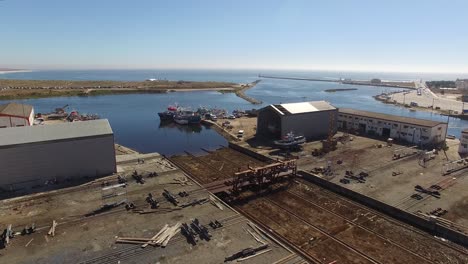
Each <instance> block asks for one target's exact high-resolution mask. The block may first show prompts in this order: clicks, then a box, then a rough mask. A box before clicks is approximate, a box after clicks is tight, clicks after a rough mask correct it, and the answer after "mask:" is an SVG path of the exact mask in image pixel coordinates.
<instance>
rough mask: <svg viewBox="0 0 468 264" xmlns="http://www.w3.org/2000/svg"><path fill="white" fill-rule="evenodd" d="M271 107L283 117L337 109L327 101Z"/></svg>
mask: <svg viewBox="0 0 468 264" xmlns="http://www.w3.org/2000/svg"><path fill="white" fill-rule="evenodd" d="M271 107H273V109H275V110H276V111H277V112H279V113H280V114H281V115H294V114H302V113H311V112H318V111H327V110H334V109H336V108H335V107H334V106H332V105H331V104H330V103H328V102H326V101H312V102H300V103H288V104H279V105H271Z"/></svg>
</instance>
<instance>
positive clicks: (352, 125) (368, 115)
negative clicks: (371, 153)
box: [338, 108, 447, 145]
mask: <svg viewBox="0 0 468 264" xmlns="http://www.w3.org/2000/svg"><path fill="white" fill-rule="evenodd" d="M338 128H340V129H341V130H344V131H356V132H359V133H362V134H368V135H375V136H380V137H384V138H393V139H397V140H403V141H406V142H409V143H412V144H415V145H416V144H417V145H438V144H440V143H442V142H444V140H445V137H446V136H447V123H444V122H439V121H431V120H425V119H417V118H411V117H403V116H395V115H388V114H382V113H375V112H368V111H362V110H356V109H349V108H340V110H339V115H338Z"/></svg>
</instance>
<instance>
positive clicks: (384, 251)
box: [171, 148, 468, 263]
mask: <svg viewBox="0 0 468 264" xmlns="http://www.w3.org/2000/svg"><path fill="white" fill-rule="evenodd" d="M220 156H224V157H230V159H229V160H228V159H227V158H224V159H222V160H220ZM173 158H174V157H173ZM173 158H171V159H173ZM175 158H176V159H177V163H178V164H183V165H184V166H185V168H186V169H187V170H189V171H191V172H193V176H194V177H195V178H197V179H200V180H201V181H202V182H203V183H209V182H212V181H217V180H218V179H220V178H228V177H232V175H233V173H234V172H235V171H236V167H237V166H238V164H240V162H241V161H242V162H243V164H246V163H250V164H253V160H254V159H253V158H250V157H248V156H246V155H244V154H241V153H238V152H236V151H234V150H232V149H229V148H224V149H220V150H217V151H215V152H213V153H210V154H208V153H207V154H206V155H205V156H202V157H193V156H192V157H191V156H184V157H182V158H181V156H178V157H175ZM259 165H260V164H259ZM252 166H253V165H252ZM209 175H212V176H214V177H213V178H211V176H209ZM281 187H283V188H278V189H277V190H278V191H274V189H273V190H272V191H271V192H265V193H263V195H259V194H258V193H257V194H255V193H247V194H243V195H241V198H242V199H240V200H239V199H238V201H239V202H238V203H236V202H234V207H235V208H236V209H238V210H239V211H240V212H241V213H243V214H245V215H247V216H248V217H249V218H252V219H254V220H255V221H257V222H258V223H261V224H263V225H264V227H265V228H267V229H269V230H270V231H271V232H274V233H275V234H277V235H279V236H281V237H282V238H283V239H285V240H286V241H288V242H289V243H291V244H293V245H294V246H295V247H298V248H300V249H301V250H302V251H304V252H305V254H307V255H309V256H310V257H311V258H312V259H313V260H314V261H318V262H323V263H329V262H333V261H337V262H338V263H375V262H377V263H465V262H466V261H468V252H467V251H466V250H464V249H461V248H460V247H459V246H456V245H453V246H452V244H445V243H441V242H440V241H438V240H436V239H434V238H433V237H432V236H431V235H429V234H426V233H423V232H421V231H418V230H416V229H414V228H412V227H410V226H407V225H405V224H403V223H401V222H398V221H396V220H394V219H389V218H388V217H387V216H383V215H381V214H378V213H376V212H374V211H373V210H371V209H369V208H366V207H364V206H362V205H358V204H355V203H353V202H351V201H349V200H347V199H345V198H342V197H340V196H338V195H336V194H334V193H331V192H328V191H326V190H324V189H323V188H320V187H318V186H316V185H313V184H311V183H308V182H305V181H302V180H299V181H296V182H295V183H293V184H289V185H288V184H286V186H281ZM305 208H306V209H305ZM434 252H439V253H437V254H434Z"/></svg>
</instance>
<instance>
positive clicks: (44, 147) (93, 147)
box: [0, 135, 116, 189]
mask: <svg viewBox="0 0 468 264" xmlns="http://www.w3.org/2000/svg"><path fill="white" fill-rule="evenodd" d="M115 167H116V163H115V150H114V138H113V136H112V135H108V136H101V137H93V138H84V139H75V140H67V141H59V142H44V143H35V144H25V145H18V146H11V147H7V148H0V187H1V188H8V189H10V187H13V188H14V189H16V188H25V187H30V186H33V185H43V184H44V182H45V181H47V180H51V179H54V178H57V179H59V180H65V179H73V178H78V177H100V176H105V175H109V174H112V173H113V172H115ZM12 184H13V186H11V185H12Z"/></svg>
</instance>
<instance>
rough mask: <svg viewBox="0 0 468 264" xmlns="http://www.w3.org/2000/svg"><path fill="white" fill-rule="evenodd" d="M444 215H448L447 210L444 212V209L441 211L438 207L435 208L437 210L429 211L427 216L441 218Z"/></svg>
mask: <svg viewBox="0 0 468 264" xmlns="http://www.w3.org/2000/svg"><path fill="white" fill-rule="evenodd" d="M446 213H448V211H447V210H444V209H442V208H440V207H439V208H437V209H435V210H432V211H430V212H429V213H428V214H429V215H435V216H438V217H441V216H443V215H445V214H446Z"/></svg>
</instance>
